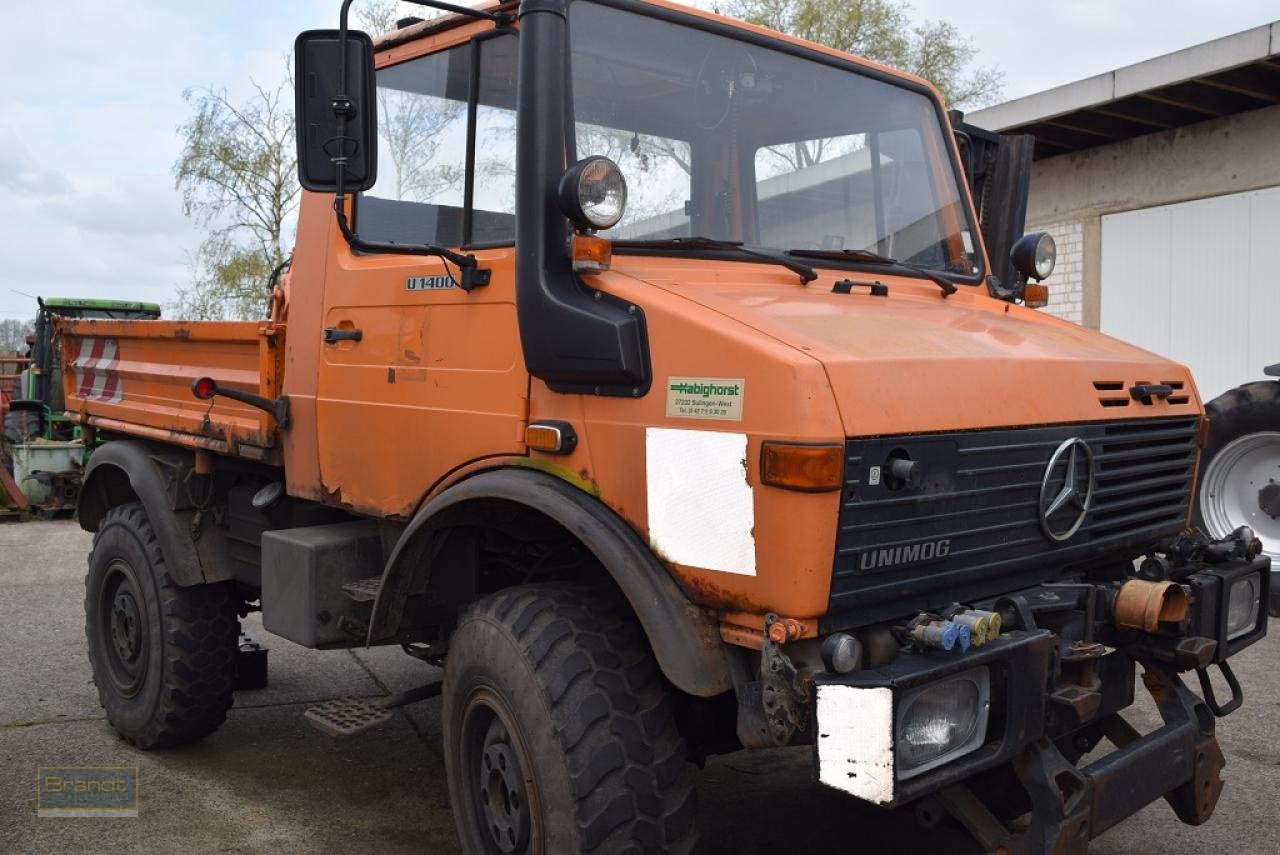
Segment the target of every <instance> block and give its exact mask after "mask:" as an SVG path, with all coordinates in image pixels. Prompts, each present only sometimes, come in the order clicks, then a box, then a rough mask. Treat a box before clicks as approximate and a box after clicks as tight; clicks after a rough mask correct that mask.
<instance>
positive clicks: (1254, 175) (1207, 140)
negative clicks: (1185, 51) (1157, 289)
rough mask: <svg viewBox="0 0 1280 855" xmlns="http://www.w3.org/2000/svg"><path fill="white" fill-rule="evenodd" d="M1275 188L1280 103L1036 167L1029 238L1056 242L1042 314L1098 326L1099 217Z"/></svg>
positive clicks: (1279, 181)
mask: <svg viewBox="0 0 1280 855" xmlns="http://www.w3.org/2000/svg"><path fill="white" fill-rule="evenodd" d="M1278 185H1280V106H1276V107H1267V108H1265V109H1262V110H1253V111H1250V112H1247V113H1239V114H1237V115H1234V116H1227V117H1224V118H1221V119H1214V120H1211V121H1207V122H1201V123H1198V124H1195V125H1190V126H1188V127H1185V128H1177V129H1174V130H1169V131H1161V132H1159V133H1154V134H1150V135H1148V136H1144V137H1138V138H1137V139H1132V140H1125V141H1123V142H1119V143H1113V144H1111V145H1107V146H1101V147H1098V148H1094V149H1088V150H1086V151H1081V152H1076V153H1074V154H1067V155H1061V156H1059V157H1052V158H1047V159H1045V160H1040V161H1037V162H1036V164H1035V167H1034V168H1033V170H1032V177H1031V198H1030V201H1029V203H1028V205H1027V231H1041V230H1043V231H1049V232H1052V233H1053V235H1054V237H1056V238H1057V240H1058V267H1057V269H1056V270H1055V272H1054V274H1053V276H1051V277H1050V278H1049V280H1048V284H1049V285H1050V294H1051V297H1050V301H1051V302H1050V305H1049V311H1050V312H1052V313H1053V314H1056V315H1059V316H1061V317H1065V318H1070V319H1071V320H1074V321H1078V322H1082V323H1084V324H1086V325H1088V326H1091V327H1094V328H1097V326H1098V318H1099V313H1100V305H1101V303H1100V300H1101V298H1100V294H1101V290H1100V287H1101V271H1102V215H1103V214H1110V213H1115V212H1117V211H1131V210H1134V209H1137V208H1149V207H1153V206H1156V205H1166V204H1170V203H1173V202H1185V201H1187V200H1190V199H1202V198H1205V197H1208V196H1221V195H1223V194H1226V193H1237V192H1240V191H1243V190H1256V189H1259V188H1262V187H1274V186H1278Z"/></svg>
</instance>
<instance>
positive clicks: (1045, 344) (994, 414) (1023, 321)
mask: <svg viewBox="0 0 1280 855" xmlns="http://www.w3.org/2000/svg"><path fill="white" fill-rule="evenodd" d="M627 261H628V262H631V263H629V264H628V265H627V267H628V268H631V265H632V264H633V263H634V262H640V261H644V262H649V263H647V264H645V265H644V267H643V271H642V269H641V268H640V267H639V265H636V268H635V269H634V270H633V269H628V270H627V271H626V272H627V273H629V274H630V275H633V276H636V277H637V278H639V279H643V280H644V281H646V282H648V283H649V284H651V285H653V286H655V287H659V288H662V289H663V290H666V291H669V292H671V293H673V294H678V295H680V296H682V297H684V298H685V299H687V300H691V301H693V302H695V303H697V304H699V305H702V306H705V307H706V308H708V309H711V310H713V311H715V312H718V313H721V314H723V315H726V316H728V317H731V318H733V319H735V320H736V321H738V322H739V323H742V324H744V325H746V326H749V327H751V328H753V329H755V330H757V331H759V332H761V333H763V334H765V335H768V336H770V337H772V338H774V339H776V340H778V341H780V342H783V343H785V344H788V345H790V346H791V347H794V348H796V349H798V350H800V351H802V352H803V353H806V354H808V355H810V356H812V357H813V358H814V359H816V360H818V361H819V362H821V363H822V364H823V366H824V367H825V369H826V372H827V376H828V379H829V381H830V383H831V388H832V391H833V392H834V395H835V399H836V403H837V405H838V407H839V409H840V415H841V420H842V422H843V425H844V428H845V433H846V435H847V436H869V435H877V434H895V433H917V432H926V431H944V430H964V429H972V428H986V427H1011V426H1017V425H1034V424H1053V423H1063V422H1082V421H1098V420H1103V419H1121V418H1130V419H1132V418H1141V417H1144V416H1145V417H1155V416H1161V415H1169V416H1172V415H1188V414H1195V413H1198V412H1199V411H1200V403H1199V398H1198V396H1197V395H1196V392H1195V388H1194V385H1193V384H1192V381H1191V377H1190V374H1189V373H1188V371H1187V369H1186V368H1185V367H1183V366H1181V365H1178V364H1177V363H1174V362H1171V361H1169V360H1168V359H1165V358H1163V357H1160V356H1157V355H1155V354H1153V353H1149V352H1147V351H1144V350H1141V349H1139V348H1137V347H1134V346H1132V345H1129V344H1126V343H1124V342H1121V341H1118V340H1117V339H1114V338H1111V337H1110V336H1106V335H1103V334H1101V333H1099V332H1095V331H1094V330H1091V329H1088V328H1085V327H1082V326H1079V325H1077V324H1073V323H1070V322H1068V321H1063V320H1060V319H1058V318H1055V317H1052V316H1050V315H1048V314H1045V313H1043V312H1040V311H1035V310H1032V309H1026V308H1023V307H1021V306H1014V305H1010V304H1008V303H1004V302H1001V301H998V300H994V299H992V298H990V297H988V296H987V295H986V289H985V287H981V286H976V287H975V286H965V285H961V286H959V287H960V292H959V293H957V294H955V295H953V296H951V297H949V298H946V299H943V297H942V292H941V291H940V290H939V289H938V287H937V286H936V285H934V284H933V283H932V282H929V281H927V280H918V279H909V278H898V277H889V276H877V275H875V274H870V273H863V272H853V271H830V270H826V271H822V275H821V277H820V278H819V279H818V280H816V281H814V282H811V283H810V284H809V285H808V286H803V287H802V286H801V285H800V284H799V280H798V278H797V277H795V276H794V275H793V274H790V273H789V272H787V271H786V270H785V269H781V268H773V267H769V266H765V265H756V264H732V265H725V264H715V265H708V264H706V262H703V263H702V264H700V265H698V267H696V268H695V267H692V266H690V265H688V264H687V262H686V263H685V264H680V265H679V266H678V267H677V266H675V265H672V267H670V268H667V269H656V268H658V267H659V265H662V266H663V267H665V265H666V264H667V263H670V262H669V261H668V260H667V259H661V260H659V259H655V258H645V259H639V258H637V259H634V260H633V259H627ZM654 262H657V263H654ZM845 278H850V279H853V280H855V281H867V280H873V279H878V280H879V281H881V282H883V283H884V284H886V285H887V286H888V288H889V295H888V296H887V297H876V296H871V295H870V294H869V293H868V290H869V289H867V288H866V287H855V288H854V289H853V292H852V293H849V294H836V293H833V292H832V285H833V284H834V283H835V282H836V281H837V280H840V279H845ZM1135 383H1170V384H1172V385H1174V386H1175V391H1174V394H1173V395H1172V396H1170V398H1169V399H1167V400H1166V401H1159V400H1157V401H1155V402H1153V403H1152V404H1149V405H1144V404H1142V403H1140V402H1138V401H1136V400H1133V399H1132V398H1131V396H1130V393H1129V391H1128V390H1129V387H1131V386H1133V385H1134V384H1135ZM1104 402H1106V403H1104Z"/></svg>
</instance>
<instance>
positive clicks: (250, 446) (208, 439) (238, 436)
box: [58, 319, 285, 462]
mask: <svg viewBox="0 0 1280 855" xmlns="http://www.w3.org/2000/svg"><path fill="white" fill-rule="evenodd" d="M58 330H59V332H60V333H61V336H62V354H63V364H64V365H65V366H66V368H67V370H66V371H65V373H64V375H63V384H64V389H65V391H66V409H67V414H68V416H70V417H71V418H75V419H77V420H78V421H79V422H80V423H81V424H84V425H87V426H90V427H93V428H96V429H99V430H104V431H111V432H115V433H124V434H132V435H134V436H138V437H142V438H147V439H155V440H162V441H164V442H168V443H174V444H178V445H185V446H188V447H191V448H203V449H207V450H209V451H215V452H218V453H221V454H230V455H234V456H238V457H245V458H248V459H251V460H261V461H264V462H277V461H278V459H279V444H278V442H277V435H276V424H275V421H274V419H273V418H272V417H271V415H270V414H268V413H266V412H264V411H262V410H258V409H255V408H253V407H250V406H247V405H245V404H241V403H238V402H236V401H233V400H230V399H228V398H225V397H221V396H220V397H217V398H215V399H213V400H211V401H202V400H198V399H197V398H196V397H195V396H194V395H193V394H192V391H191V384H192V382H193V381H194V380H195V379H196V378H199V377H212V378H213V379H214V380H215V381H217V383H218V385H219V386H221V387H223V388H229V389H234V390H239V391H243V392H249V393H252V394H255V395H262V396H265V397H267V398H275V397H276V396H277V395H279V394H280V384H281V375H282V369H283V365H284V362H283V358H284V331H285V328H284V325H283V324H276V323H272V322H270V321H111V320H70V319H60V320H59V321H58Z"/></svg>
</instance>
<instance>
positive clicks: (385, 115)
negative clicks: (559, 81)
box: [356, 36, 516, 246]
mask: <svg viewBox="0 0 1280 855" xmlns="http://www.w3.org/2000/svg"><path fill="white" fill-rule="evenodd" d="M473 51H479V55H480V57H481V72H480V85H479V87H478V92H479V103H478V104H476V105H475V107H476V109H475V111H474V121H475V122H476V126H475V131H476V133H475V139H476V140H477V145H476V153H475V170H474V174H473V182H472V183H469V182H468V180H467V166H468V150H467V139H468V134H467V130H468V123H469V121H471V120H472V118H471V117H472V115H473V113H472V110H471V109H470V108H471V105H470V104H469V99H470V95H471V74H472V65H473V63H472V60H473ZM515 72H516V38H515V37H514V36H502V37H498V38H492V39H487V40H484V41H481V42H477V43H474V44H473V43H470V42H469V43H467V44H463V45H458V46H457V47H453V48H450V49H448V50H445V51H440V52H439V53H434V54H430V55H429V56H424V57H419V58H418V59H412V60H409V61H407V62H402V63H399V64H397V65H393V66H389V67H387V68H384V69H381V70H380V71H379V72H378V181H377V184H375V185H374V186H373V187H372V188H371V189H370V190H369V191H368V192H366V193H364V194H362V195H361V196H360V199H359V202H358V203H357V208H356V218H357V228H358V230H359V232H360V235H361V237H364V238H367V239H369V240H376V241H391V242H395V243H434V244H439V245H442V246H463V245H464V244H468V243H475V242H500V241H509V240H512V239H513V238H514V236H515V208H514V205H515V171H514V163H515V88H516V87H515ZM469 190H470V191H471V193H472V197H473V199H474V210H473V212H472V216H471V218H470V223H469V225H470V228H471V234H470V235H468V234H467V227H468V217H467V214H466V211H467V204H468V198H467V194H468V191H469Z"/></svg>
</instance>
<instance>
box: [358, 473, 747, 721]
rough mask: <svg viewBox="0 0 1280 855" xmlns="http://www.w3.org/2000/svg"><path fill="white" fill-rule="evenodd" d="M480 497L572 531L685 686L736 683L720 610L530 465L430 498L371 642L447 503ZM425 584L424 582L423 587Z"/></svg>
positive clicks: (612, 520)
mask: <svg viewBox="0 0 1280 855" xmlns="http://www.w3.org/2000/svg"><path fill="white" fill-rule="evenodd" d="M478 499H504V500H507V501H511V502H515V503H518V504H522V505H525V506H527V507H529V508H532V509H534V510H537V511H539V512H541V513H543V514H545V515H546V516H548V517H550V518H551V519H553V520H555V521H556V522H557V523H559V524H560V525H562V526H564V527H565V528H566V529H567V530H569V531H571V532H573V533H574V535H576V536H577V538H578V539H579V540H580V541H581V542H582V544H583V545H584V546H585V547H586V548H587V549H588V550H590V551H591V553H592V554H593V555H594V556H595V557H596V559H597V560H598V561H599V562H600V563H601V564H602V565H603V566H604V567H605V569H606V570H607V571H608V572H609V575H610V576H612V577H613V580H614V581H615V582H616V583H617V585H618V587H619V588H621V589H622V593H623V595H624V596H625V597H626V598H627V601H628V602H629V603H630V604H631V608H632V610H633V611H634V612H635V613H636V617H638V618H639V619H640V624H641V626H643V627H644V631H645V634H646V635H647V636H648V638H649V645H650V647H652V648H653V652H654V656H655V657H656V658H657V660H658V665H659V667H660V668H661V669H662V673H663V674H665V675H666V677H667V679H668V680H670V681H671V682H672V683H674V684H675V686H676V687H677V688H679V689H680V690H682V691H684V692H687V693H689V694H691V695H697V696H699V697H712V696H714V695H718V694H720V693H722V692H726V691H728V690H729V689H731V688H732V687H733V680H732V676H731V674H730V670H729V660H728V656H727V655H726V653H725V649H724V642H723V641H721V639H720V632H719V627H718V625H717V621H716V618H715V615H714V614H712V613H711V612H709V611H707V610H705V609H703V608H701V607H699V606H696V605H694V604H693V603H692V602H690V601H689V598H688V597H687V596H686V595H685V593H684V591H683V590H682V589H681V588H680V586H679V585H677V584H676V582H675V580H674V579H672V578H671V574H670V573H669V572H668V571H667V569H666V568H665V567H664V566H663V565H662V564H661V563H660V562H659V561H658V559H657V558H656V557H655V556H654V554H653V553H652V552H651V551H650V550H649V548H648V547H647V546H646V545H645V544H644V542H643V541H642V540H641V539H640V537H639V535H637V534H636V532H635V531H634V530H633V529H632V528H631V527H630V526H629V525H627V524H626V523H625V522H624V521H623V520H622V519H621V518H620V517H619V516H618V515H617V514H615V513H614V512H613V511H612V510H611V509H610V508H608V507H607V506H606V505H605V504H604V503H603V502H600V501H599V500H597V499H595V498H594V497H592V496H590V495H588V494H587V493H584V492H583V491H582V490H580V489H578V488H576V487H573V486H571V485H569V484H566V483H565V482H563V481H561V480H560V479H558V478H555V477H553V476H551V475H547V474H545V473H542V472H537V471H534V470H528V469H514V468H512V469H496V470H488V471H486V472H482V473H480V474H477V475H473V476H472V477H470V478H467V479H466V480H464V481H461V482H459V483H458V484H456V485H454V486H452V487H449V488H448V489H446V490H445V491H444V492H442V493H440V494H439V495H438V496H436V497H435V498H433V499H431V500H430V501H429V502H427V504H426V505H425V506H423V508H422V510H420V511H419V512H418V514H417V515H416V516H415V517H414V518H413V521H412V522H410V524H409V527H408V528H407V529H406V530H405V532H404V534H403V535H402V536H401V537H400V539H399V541H398V542H397V543H396V546H395V549H394V550H393V551H392V553H391V557H390V559H389V560H388V561H387V566H386V569H385V570H384V571H383V575H382V584H381V586H380V588H379V591H378V598H377V600H376V601H375V603H374V607H373V614H372V617H371V619H370V622H369V637H368V643H369V644H375V643H378V642H380V641H385V640H387V639H389V638H391V637H393V636H394V635H395V633H396V631H397V630H398V629H399V624H400V617H401V610H402V608H403V606H404V603H405V600H406V599H407V597H408V595H409V592H410V590H412V589H414V588H415V587H416V586H417V585H420V584H421V579H420V578H419V577H420V571H423V570H425V573H426V574H427V577H428V579H429V576H430V573H431V569H432V568H431V566H430V559H429V556H431V555H432V552H433V549H432V541H433V540H434V534H435V533H436V532H438V531H440V530H442V529H444V528H447V527H448V519H449V516H450V515H449V514H447V513H445V512H446V511H448V510H449V509H450V508H455V507H458V506H460V505H462V504H463V503H466V502H469V501H474V500H478ZM418 589H419V590H420V588H418Z"/></svg>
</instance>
